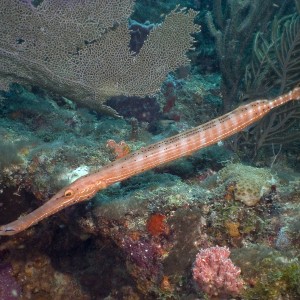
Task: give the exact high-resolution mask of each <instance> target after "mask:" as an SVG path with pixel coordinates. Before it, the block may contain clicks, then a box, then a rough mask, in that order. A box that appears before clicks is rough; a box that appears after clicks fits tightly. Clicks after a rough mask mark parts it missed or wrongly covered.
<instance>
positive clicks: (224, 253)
mask: <svg viewBox="0 0 300 300" xmlns="http://www.w3.org/2000/svg"><path fill="white" fill-rule="evenodd" d="M229 255H230V251H229V249H228V248H227V247H218V246H217V247H211V248H207V249H202V250H200V251H199V253H198V254H197V256H196V261H195V264H194V267H193V277H194V280H195V281H196V283H197V284H198V286H199V287H200V288H201V289H202V290H203V291H204V292H205V293H206V294H207V295H208V296H210V297H216V296H218V297H220V296H221V297H225V296H229V295H230V296H236V295H239V294H240V292H241V291H242V289H243V285H244V282H243V280H242V279H241V278H240V273H241V269H240V268H238V267H236V266H234V264H233V263H232V261H231V260H230V259H229V258H228V257H229Z"/></svg>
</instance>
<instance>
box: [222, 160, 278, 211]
mask: <svg viewBox="0 0 300 300" xmlns="http://www.w3.org/2000/svg"><path fill="white" fill-rule="evenodd" d="M218 179H219V180H220V181H221V182H225V183H230V182H234V183H235V191H234V199H235V200H238V201H241V202H243V203H244V204H246V205H247V206H254V205H256V204H257V203H258V202H259V200H260V199H261V197H262V196H263V195H264V193H265V192H267V191H269V190H270V188H271V186H272V185H273V184H274V182H275V180H276V179H275V177H274V175H272V173H271V172H270V170H268V169H264V168H255V167H250V166H245V165H242V164H230V165H227V166H226V167H225V168H224V169H222V170H221V171H220V172H219V173H218Z"/></svg>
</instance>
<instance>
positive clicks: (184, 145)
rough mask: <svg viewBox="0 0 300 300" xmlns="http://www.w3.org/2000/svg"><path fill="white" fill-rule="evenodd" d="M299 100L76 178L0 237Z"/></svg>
mask: <svg viewBox="0 0 300 300" xmlns="http://www.w3.org/2000/svg"><path fill="white" fill-rule="evenodd" d="M299 99H300V88H295V89H294V90H292V91H291V92H289V93H288V94H285V95H283V96H280V97H277V98H275V99H274V100H272V101H269V100H257V101H254V102H252V103H250V104H247V105H244V106H240V107H238V108H237V109H235V110H233V111H232V112H230V113H227V114H225V115H223V116H221V117H219V118H216V119H214V120H211V121H209V122H207V123H205V124H203V125H200V126H198V127H195V128H193V129H190V130H187V131H185V132H183V133H180V134H177V135H175V136H173V137H170V138H167V139H165V140H163V141H161V142H158V143H155V144H152V145H149V146H147V147H145V148H142V149H140V150H138V151H136V152H133V153H131V154H129V155H127V156H125V157H123V158H121V159H118V160H116V161H114V162H112V163H110V164H108V165H107V166H105V167H103V168H101V169H100V170H99V171H98V172H96V173H93V174H90V175H86V176H83V177H81V178H79V179H77V180H76V181H74V182H73V183H71V184H70V185H69V186H67V187H65V188H63V189H61V190H60V191H59V192H58V193H57V194H56V195H54V196H53V197H52V198H51V199H50V200H49V201H48V202H46V203H45V204H44V205H42V206H41V207H39V208H37V209H36V210H34V211H33V212H31V213H29V214H28V215H26V216H22V217H20V218H19V219H18V220H16V221H13V222H11V223H9V224H7V225H3V226H0V235H14V234H16V233H18V232H21V231H23V230H25V229H27V228H28V227H30V226H32V225H34V224H36V223H38V222H39V221H41V220H43V219H45V218H47V217H49V216H51V215H53V214H55V213H56V212H58V211H60V210H62V209H64V208H65V207H68V206H70V205H73V204H75V203H79V202H82V201H86V200H88V199H90V198H92V197H93V196H94V195H95V194H96V193H97V192H98V191H100V190H102V189H105V188H106V187H108V186H110V185H112V184H113V183H116V182H120V181H122V180H125V179H127V178H129V177H132V176H134V175H137V174H140V173H142V172H145V171H147V170H150V169H152V168H155V167H157V166H159V165H161V164H164V163H167V162H170V161H173V160H176V159H178V158H181V157H184V156H187V155H190V154H191V153H193V152H195V151H197V150H199V149H201V148H204V147H207V146H210V145H212V144H215V143H217V142H219V141H221V140H223V139H225V138H227V137H230V136H232V135H233V134H235V133H237V132H240V131H242V130H243V129H244V128H246V127H248V126H249V125H251V124H253V123H255V122H256V121H258V120H260V119H261V118H262V117H263V116H265V115H266V114H267V113H268V112H269V111H270V110H272V109H273V108H275V107H278V106H280V105H283V104H285V103H287V102H289V101H291V100H299Z"/></svg>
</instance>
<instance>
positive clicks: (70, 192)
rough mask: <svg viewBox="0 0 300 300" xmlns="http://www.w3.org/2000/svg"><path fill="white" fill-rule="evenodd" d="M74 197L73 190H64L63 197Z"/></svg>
mask: <svg viewBox="0 0 300 300" xmlns="http://www.w3.org/2000/svg"><path fill="white" fill-rule="evenodd" d="M73 195H74V191H73V190H66V191H65V197H68V198H70V197H72V196H73Z"/></svg>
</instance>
